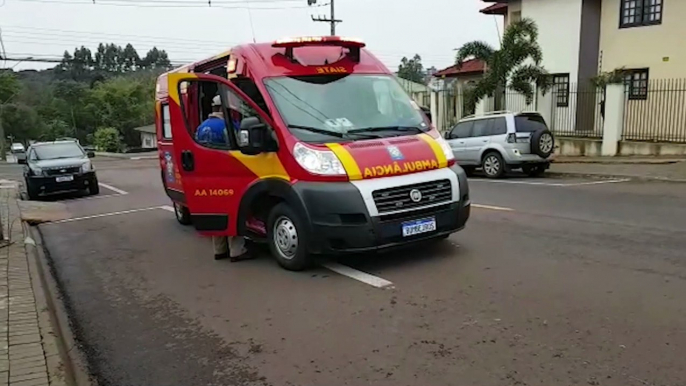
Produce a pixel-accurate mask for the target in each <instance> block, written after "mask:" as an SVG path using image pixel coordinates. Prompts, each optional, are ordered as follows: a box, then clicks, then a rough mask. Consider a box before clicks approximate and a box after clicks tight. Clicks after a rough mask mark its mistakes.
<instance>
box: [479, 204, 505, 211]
mask: <svg viewBox="0 0 686 386" xmlns="http://www.w3.org/2000/svg"><path fill="white" fill-rule="evenodd" d="M472 208H480V209H491V210H502V211H505V212H512V211H513V210H514V209H512V208H505V207H502V206H493V205H481V204H472Z"/></svg>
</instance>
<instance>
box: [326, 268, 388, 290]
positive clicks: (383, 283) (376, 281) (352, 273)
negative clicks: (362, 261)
mask: <svg viewBox="0 0 686 386" xmlns="http://www.w3.org/2000/svg"><path fill="white" fill-rule="evenodd" d="M322 267H324V268H326V269H329V270H331V271H334V272H336V273H337V274H339V275H343V276H347V277H349V278H351V279H354V280H357V281H360V282H362V283H365V284H369V285H370V286H372V287H376V288H381V289H391V288H393V283H391V282H390V281H388V280H386V279H382V278H380V277H377V276H374V275H370V274H368V273H366V272H362V271H358V270H356V269H354V268H350V267H348V266H345V265H342V264H338V263H324V264H322Z"/></svg>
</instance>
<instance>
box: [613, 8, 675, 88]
mask: <svg viewBox="0 0 686 386" xmlns="http://www.w3.org/2000/svg"><path fill="white" fill-rule="evenodd" d="M662 3H663V7H664V9H663V12H662V24H659V25H652V26H640V27H631V28H619V14H620V6H621V4H620V0H603V3H602V16H601V27H600V61H601V71H612V70H614V69H616V68H620V67H625V68H627V69H633V68H649V69H650V72H649V76H650V79H665V78H686V44H684V40H685V39H686V22H685V21H684V17H686V0H662Z"/></svg>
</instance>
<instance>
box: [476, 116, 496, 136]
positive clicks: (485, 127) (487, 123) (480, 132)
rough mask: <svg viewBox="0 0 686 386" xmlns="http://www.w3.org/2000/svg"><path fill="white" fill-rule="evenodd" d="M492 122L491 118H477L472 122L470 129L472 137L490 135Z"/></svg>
mask: <svg viewBox="0 0 686 386" xmlns="http://www.w3.org/2000/svg"><path fill="white" fill-rule="evenodd" d="M492 124H493V119H479V120H478V121H475V122H474V128H473V129H472V137H485V136H487V135H491V125H492Z"/></svg>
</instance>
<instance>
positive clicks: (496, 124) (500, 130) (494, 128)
mask: <svg viewBox="0 0 686 386" xmlns="http://www.w3.org/2000/svg"><path fill="white" fill-rule="evenodd" d="M492 120H493V123H492V124H491V135H502V134H507V121H506V120H505V118H504V117H502V118H493V119H492Z"/></svg>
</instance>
